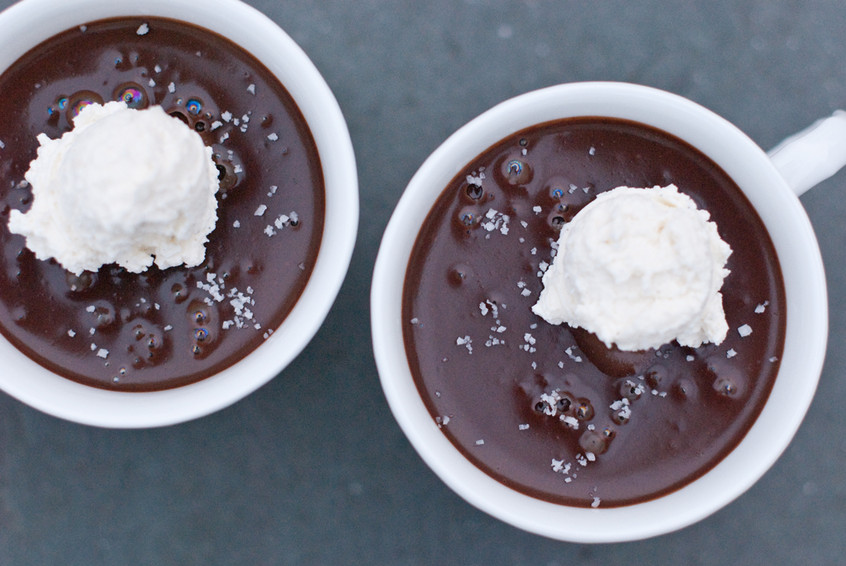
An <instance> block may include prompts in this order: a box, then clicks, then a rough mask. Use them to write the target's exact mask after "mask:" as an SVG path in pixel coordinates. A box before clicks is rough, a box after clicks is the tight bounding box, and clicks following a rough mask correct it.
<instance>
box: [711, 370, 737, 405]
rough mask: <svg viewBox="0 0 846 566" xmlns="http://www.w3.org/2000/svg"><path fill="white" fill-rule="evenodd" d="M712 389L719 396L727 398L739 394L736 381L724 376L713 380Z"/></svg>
mask: <svg viewBox="0 0 846 566" xmlns="http://www.w3.org/2000/svg"><path fill="white" fill-rule="evenodd" d="M714 391H716V392H717V394H718V395H720V396H721V397H726V398H729V399H733V398H736V397H738V396H739V395H740V388H739V387H738V386H737V383H735V382H734V380H732V379H730V378H729V377H725V376H722V377H718V378H717V379H715V380H714Z"/></svg>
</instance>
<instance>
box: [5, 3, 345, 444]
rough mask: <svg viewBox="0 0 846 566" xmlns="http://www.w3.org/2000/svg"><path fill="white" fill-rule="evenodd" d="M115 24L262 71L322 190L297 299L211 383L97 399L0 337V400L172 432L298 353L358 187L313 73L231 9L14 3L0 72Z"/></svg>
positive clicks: (322, 310)
mask: <svg viewBox="0 0 846 566" xmlns="http://www.w3.org/2000/svg"><path fill="white" fill-rule="evenodd" d="M120 16H161V17H166V18H171V19H175V20H183V21H186V22H190V23H193V24H195V25H198V26H201V27H204V28H207V29H209V30H212V31H214V32H216V33H218V34H220V35H222V36H224V37H226V38H228V39H230V40H231V41H233V42H234V43H236V44H237V45H239V46H241V47H242V48H244V49H246V50H247V51H248V52H250V53H251V54H252V55H253V56H254V57H256V58H257V59H258V60H259V61H261V62H262V63H264V65H265V66H266V67H267V68H268V69H269V70H270V71H271V72H273V73H274V74H275V75H276V77H277V78H278V79H279V81H280V82H281V83H282V84H283V85H284V86H285V88H286V89H287V90H288V92H290V94H291V95H292V96H293V98H294V100H295V101H296V103H297V105H298V106H299V108H300V110H301V111H302V113H303V115H304V116H305V119H306V121H307V122H308V125H309V127H310V129H311V132H312V134H313V135H314V140H315V142H316V144H317V149H318V152H319V154H320V158H321V162H322V166H323V175H324V181H325V185H326V216H325V222H324V230H323V238H322V242H321V247H320V254H319V256H318V259H317V263H316V265H315V267H314V271H313V273H312V275H311V278H310V280H309V282H308V284H307V286H306V288H305V290H304V291H303V293H302V296H301V297H300V299H299V301H298V302H297V304H296V306H295V307H294V308H293V310H292V311H291V313H290V314H289V315H288V317H287V318H286V319H285V321H284V322H283V323H282V325H281V326H280V327H279V328H278V329H277V330H276V331H275V332H274V333H273V334H272V336H271V337H270V338H269V339H268V340H266V341H265V342H264V343H263V344H262V345H261V346H260V347H259V348H258V349H256V350H255V351H254V352H253V353H251V354H250V355H249V356H247V357H246V358H245V359H243V360H242V361H240V362H238V363H236V364H235V365H233V366H232V367H230V368H228V369H226V370H224V371H222V372H220V373H219V374H216V375H214V376H212V377H209V378H207V379H204V380H202V381H200V382H197V383H194V384H192V385H188V386H185V387H180V388H176V389H170V390H165V391H158V392H150V393H124V392H114V391H106V390H102V389H96V388H93V387H87V386H84V385H80V384H78V383H75V382H73V381H70V380H68V379H65V378H62V377H59V376H58V375H56V374H54V373H52V372H50V371H48V370H46V369H44V368H43V367H42V366H40V365H38V364H36V363H35V362H33V361H31V360H30V359H29V358H27V357H26V356H24V355H23V354H21V353H20V352H19V351H18V350H17V349H15V348H14V347H13V346H12V345H11V344H9V343H8V342H7V341H6V340H5V339H3V338H2V337H0V360H2V363H3V369H2V371H0V388H2V389H3V390H4V391H5V392H7V393H9V394H10V395H12V396H14V397H16V398H18V399H19V400H21V401H23V402H24V403H27V404H29V405H31V406H32V407H35V408H37V409H40V410H41V411H44V412H46V413H49V414H51V415H54V416H57V417H61V418H64V419H68V420H71V421H76V422H79V423H84V424H89V425H96V426H103V427H114V428H140V427H154V426H163V425H169V424H174V423H178V422H182V421H186V420H190V419H194V418H197V417H200V416H203V415H206V414H208V413H211V412H213V411H216V410H218V409H221V408H223V407H226V406H228V405H230V404H232V403H234V402H235V401H237V400H239V399H241V398H242V397H244V396H246V395H248V394H249V393H251V392H252V391H254V390H255V389H257V388H258V387H260V386H261V385H263V384H264V383H266V382H268V381H269V380H270V379H272V378H273V377H274V376H276V375H277V374H278V373H279V372H280V371H282V369H283V368H285V367H286V366H287V365H288V364H289V363H290V362H291V361H292V360H293V359H294V358H295V357H296V356H297V355H298V354H299V353H300V352H301V351H302V349H303V348H305V346H306V344H307V343H308V342H309V341H310V340H311V338H312V337H313V336H314V334H315V333H316V332H317V330H318V328H319V327H320V325H321V324H322V322H323V320H324V319H325V317H326V315H327V314H328V312H329V309H330V307H331V306H332V303H333V302H334V300H335V298H336V296H337V294H338V291H339V290H340V287H341V283H342V281H343V279H344V277H345V275H346V272H347V268H348V267H349V262H350V258H351V256H352V250H353V245H354V243H355V238H356V233H357V230H358V180H357V179H358V177H357V171H356V165H355V157H354V154H353V148H352V142H351V141H350V137H349V132H348V130H347V125H346V122H345V121H344V117H343V115H342V114H341V110H340V108H339V106H338V103H337V101H336V100H335V98H334V96H333V94H332V92H331V91H330V89H329V87H328V85H327V84H326V82H325V81H324V80H323V78H322V77H321V75H320V73H319V72H318V70H317V69H316V68H315V66H314V65H313V64H312V62H311V61H310V60H309V58H308V57H307V56H306V54H305V53H304V52H303V51H302V49H300V47H299V46H297V45H296V44H295V43H294V41H293V40H292V39H291V38H290V37H289V36H288V35H287V34H286V33H285V32H284V31H282V29H280V28H279V27H278V26H277V25H276V24H275V23H274V22H273V21H271V20H270V19H269V18H267V17H266V16H265V15H264V14H262V13H261V12H259V11H257V10H255V9H254V8H251V7H250V6H247V5H246V4H243V3H241V2H239V1H237V0H203V2H196V1H195V0H144V1H143V2H138V1H136V0H75V1H74V2H57V1H55V0H23V1H22V2H20V3H18V4H15V5H13V6H11V7H10V8H8V9H6V10H5V11H3V12H2V13H0V72H2V70H5V69H6V68H7V67H8V66H9V65H10V64H11V63H13V62H14V61H15V60H16V59H17V58H18V57H20V56H21V55H23V54H24V53H25V52H26V51H28V50H29V49H31V48H32V47H35V46H36V45H37V44H39V43H40V42H42V41H43V40H45V39H47V38H49V37H51V36H52V35H55V34H56V33H59V32H61V31H64V30H66V29H69V28H73V27H76V26H79V25H81V24H84V23H87V22H91V21H95V20H99V19H103V18H111V17H120ZM0 95H2V93H0Z"/></svg>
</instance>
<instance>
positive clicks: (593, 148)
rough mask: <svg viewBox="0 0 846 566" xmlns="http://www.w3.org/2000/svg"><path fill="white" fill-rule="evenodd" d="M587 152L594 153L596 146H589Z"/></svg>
mask: <svg viewBox="0 0 846 566" xmlns="http://www.w3.org/2000/svg"><path fill="white" fill-rule="evenodd" d="M588 154H590V155H596V148H595V147H593V146H590V149H589V150H588Z"/></svg>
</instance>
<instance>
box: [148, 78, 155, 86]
mask: <svg viewBox="0 0 846 566" xmlns="http://www.w3.org/2000/svg"><path fill="white" fill-rule="evenodd" d="M147 84H148V85H150V87H151V88H152V87H154V86H156V81H155V80H154V79H153V78H152V77H151V78H150V80H149V81H147Z"/></svg>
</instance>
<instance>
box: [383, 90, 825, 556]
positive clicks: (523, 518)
mask: <svg viewBox="0 0 846 566" xmlns="http://www.w3.org/2000/svg"><path fill="white" fill-rule="evenodd" d="M574 116H607V117H614V118H622V119H627V120H633V121H636V122H641V123H644V124H648V125H651V126H654V127H656V128H659V129H662V130H664V131H666V132H668V133H670V134H673V135H675V136H677V137H679V138H681V139H683V140H685V141H687V142H688V143H690V144H691V145H693V146H695V147H697V148H699V149H700V150H701V151H702V152H704V153H705V154H706V155H708V156H709V157H710V158H711V159H713V160H714V161H715V162H716V163H717V164H718V165H720V166H721V167H722V168H723V169H724V170H725V171H726V173H728V174H729V175H730V176H731V177H732V178H733V179H734V180H735V181H736V182H737V184H738V185H739V186H740V188H741V189H742V190H743V192H744V193H745V194H746V196H747V197H748V198H749V200H750V202H751V203H752V204H753V206H754V207H755V208H756V210H757V211H758V213H759V215H760V217H761V219H762V220H763V222H764V224H765V225H766V227H767V229H768V230H769V232H770V236H771V238H772V240H773V244H774V246H775V249H776V252H777V254H778V258H779V262H780V264H781V269H782V272H783V277H784V284H785V291H786V296H787V328H786V337H785V350H784V354H783V358H782V361H781V366H780V370H779V374H778V376H777V379H776V382H775V385H774V388H773V391H772V393H771V395H770V397H769V400H768V401H767V404H766V406H765V407H764V409H763V411H762V412H761V415H760V416H759V417H758V419H757V420H756V422H755V423H754V425H753V426H752V428H751V429H750V430H749V432H748V433H747V435H746V436H745V438H744V439H743V441H742V442H741V443H740V445H739V446H738V447H737V448H736V449H735V450H734V451H732V452H731V453H730V454H729V455H728V456H727V457H726V458H725V459H724V460H723V461H721V462H720V463H719V464H718V465H717V466H716V467H715V468H713V469H712V470H711V471H709V472H708V473H707V474H705V475H704V476H703V477H701V478H700V479H698V480H696V481H694V482H693V483H691V484H689V485H687V486H685V487H683V488H681V489H679V490H678V491H675V492H673V493H670V494H668V495H666V496H663V497H660V498H657V499H654V500H651V501H647V502H645V503H639V504H636V505H630V506H625V507H618V508H608V509H602V508H598V509H583V508H575V507H568V506H564V505H557V504H553V503H549V502H546V501H541V500H538V499H534V498H532V497H529V496H527V495H524V494H522V493H519V492H516V491H514V490H512V489H510V488H507V487H506V486H505V485H504V484H501V483H499V482H498V481H496V480H494V479H492V478H491V477H490V476H488V475H487V474H485V473H484V472H482V471H481V470H479V469H478V468H476V467H475V466H474V465H473V464H471V463H470V462H469V461H468V460H466V459H465V458H464V456H462V454H461V453H460V452H459V451H458V450H457V449H456V448H455V447H454V446H453V445H452V444H451V443H450V441H449V440H448V439H447V438H446V436H444V435H443V434H442V433H441V431H440V430H439V429H438V427H437V426H436V424H435V422H434V420H433V419H432V417H431V415H430V414H429V412H428V411H427V409H426V407H425V406H424V404H423V401H422V400H421V398H420V396H419V393H418V391H417V388H416V386H415V384H414V381H413V378H412V375H411V371H410V369H409V365H408V362H407V359H406V355H405V348H404V344H403V338H402V321H401V307H402V287H403V281H404V275H405V273H404V272H405V266H406V265H407V263H408V259H409V256H410V253H411V249H412V246H413V244H414V241H415V238H416V236H417V232H418V231H419V229H420V226H421V225H422V222H423V220H424V218H425V216H426V214H427V212H428V210H429V209H430V208H431V207H432V205H433V204H434V202H435V200H436V199H437V197H438V196H439V194H440V193H441V192H442V190H443V189H444V188H445V187H446V185H447V184H448V183H449V181H450V180H451V179H452V178H453V177H454V176H455V175H456V174H458V173H459V172H460V171H461V170H462V168H463V167H464V166H465V165H466V164H467V163H468V162H470V161H471V160H472V159H473V158H475V157H476V156H477V155H479V154H480V153H482V152H483V151H484V150H485V149H487V148H488V147H489V146H491V145H493V144H494V143H495V142H497V141H499V140H501V139H502V138H504V137H506V136H508V135H510V134H512V133H514V132H516V131H519V130H521V129H523V128H526V127H529V126H531V125H533V124H538V123H542V122H546V121H549V120H553V119H559V118H567V117H574ZM371 317H372V332H373V343H374V351H375V355H376V362H377V366H378V370H379V376H380V379H381V382H382V387H383V389H384V392H385V395H386V397H387V400H388V402H389V404H390V406H391V409H392V411H393V414H394V417H395V418H396V420H397V421H398V422H399V424H400V426H401V428H402V429H403V431H404V432H405V434H406V435H407V436H408V438H409V440H410V441H411V443H412V445H413V446H414V448H415V449H416V450H417V452H418V453H419V454H420V456H421V457H422V458H423V460H424V461H425V462H426V463H427V464H428V465H429V466H430V467H431V468H432V469H433V470H434V471H435V472H436V473H437V475H438V476H440V478H441V479H442V480H443V481H444V482H445V483H446V484H447V485H449V486H450V487H451V488H452V489H453V490H454V491H456V492H457V493H458V494H459V495H461V496H462V497H463V498H464V499H466V500H467V501H468V502H470V503H471V504H473V505H475V506H476V507H478V508H479V509H482V510H483V511H485V512H487V513H489V514H491V515H493V516H495V517H498V518H499V519H501V520H503V521H505V522H507V523H510V524H512V525H514V526H517V527H519V528H522V529H524V530H527V531H530V532H533V533H537V534H540V535H544V536H548V537H551V538H556V539H560V540H566V541H573V542H619V541H626V540H636V539H642V538H646V537H650V536H655V535H659V534H663V533H667V532H670V531H673V530H676V529H679V528H682V527H684V526H687V525H689V524H691V523H693V522H695V521H698V520H700V519H702V518H704V517H706V516H708V515H709V514H711V513H713V512H714V511H716V510H718V509H720V508H721V507H723V506H725V505H726V504H728V503H729V502H731V501H732V500H733V499H735V498H736V497H738V496H739V495H740V494H741V493H743V492H744V491H745V490H747V489H748V488H749V487H750V486H751V485H752V484H753V483H754V482H755V481H757V480H758V479H759V478H760V477H761V476H762V475H763V474H764V473H765V472H766V471H767V470H768V469H769V468H770V467H771V466H772V464H773V463H774V462H775V460H776V459H777V458H778V457H779V455H780V454H781V453H782V452H783V450H784V449H785V448H786V447H787V445H788V443H789V442H790V440H791V439H792V438H793V435H794V434H795V432H796V430H797V429H798V427H799V425H800V423H801V421H802V419H803V417H804V415H805V413H806V411H807V409H808V406H809V405H810V402H811V399H812V397H813V394H814V392H815V390H816V386H817V382H818V380H819V375H820V372H821V370H822V363H823V358H824V355H825V348H826V340H827V334H828V313H827V299H826V286H825V277H824V272H823V266H822V260H821V257H820V252H819V246H818V244H817V241H816V237H815V235H814V233H813V230H812V228H811V225H810V222H809V221H808V218H807V215H806V213H805V211H804V209H803V208H802V206H801V204H800V203H799V200H798V199H797V198H796V196H795V195H794V194H793V192H792V191H791V190H790V189H789V188H788V186H787V184H786V183H785V181H784V179H782V178H781V177H780V176H779V174H778V173H777V171H776V170H775V168H774V167H773V165H772V163H771V162H770V160H769V159H768V157H767V155H766V154H765V153H764V152H763V151H762V150H761V149H760V148H759V147H758V146H757V145H756V144H755V143H754V142H753V141H752V140H750V139H749V138H748V137H747V136H746V135H745V134H743V133H742V132H741V131H740V130H738V129H737V128H736V127H735V126H733V125H732V124H730V123H729V122H727V121H726V120H724V119H722V118H720V117H719V116H717V115H715V114H714V113H712V112H710V111H709V110H707V109H705V108H703V107H701V106H699V105H697V104H695V103H693V102H691V101H689V100H687V99H685V98H682V97H679V96H676V95H673V94H670V93H667V92H663V91H659V90H655V89H652V88H648V87H643V86H638V85H631V84H625V83H574V84H568V85H560V86H555V87H550V88H546V89H543V90H539V91H534V92H531V93H528V94H525V95H522V96H518V97H516V98H514V99H511V100H508V101H506V102H504V103H502V104H500V105H498V106H496V107H494V108H492V109H491V110H489V111H487V112H485V113H484V114H482V115H481V116H479V117H478V118H476V119H474V120H472V121H471V122H470V123H468V124H467V125H465V126H464V127H462V128H461V129H460V130H458V131H457V132H456V133H455V134H453V135H452V136H451V137H450V138H448V139H447V140H446V141H445V142H444V143H443V144H442V145H441V146H440V147H439V148H438V149H437V150H435V152H434V153H432V155H431V156H430V157H429V158H428V159H427V160H426V161H425V162H424V163H423V165H422V166H421V167H420V169H419V170H418V171H417V173H416V174H415V175H414V177H413V178H412V179H411V181H410V182H409V184H408V187H407V188H406V190H405V192H404V194H403V196H402V198H401V199H400V202H399V203H398V205H397V207H396V210H395V211H394V214H393V216H392V217H391V220H390V222H389V224H388V227H387V229H386V231H385V234H384V237H383V240H382V244H381V247H380V250H379V255H378V258H377V261H376V266H375V269H374V275H373V285H372V290H371Z"/></svg>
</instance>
